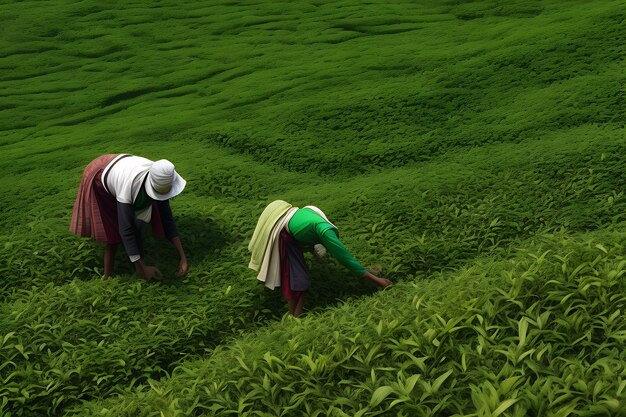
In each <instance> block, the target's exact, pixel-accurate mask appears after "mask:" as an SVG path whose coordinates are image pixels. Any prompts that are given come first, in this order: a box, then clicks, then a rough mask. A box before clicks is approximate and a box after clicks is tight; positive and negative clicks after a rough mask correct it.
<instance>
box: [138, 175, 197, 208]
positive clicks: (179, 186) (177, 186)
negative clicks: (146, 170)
mask: <svg viewBox="0 0 626 417" xmlns="http://www.w3.org/2000/svg"><path fill="white" fill-rule="evenodd" d="M185 185H187V181H185V179H184V178H183V177H181V176H180V175H178V173H177V172H174V182H172V188H171V189H170V191H169V192H168V193H167V194H159V193H157V192H156V191H155V190H154V188H153V187H152V181H151V178H150V175H148V178H147V179H146V193H147V194H148V196H149V197H150V198H151V199H153V200H158V201H164V200H169V199H170V198H174V197H176V196H177V195H178V194H180V193H182V192H183V190H184V189H185Z"/></svg>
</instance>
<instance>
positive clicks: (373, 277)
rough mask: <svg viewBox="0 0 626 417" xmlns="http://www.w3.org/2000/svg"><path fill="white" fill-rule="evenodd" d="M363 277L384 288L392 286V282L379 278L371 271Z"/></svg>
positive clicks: (366, 272)
mask: <svg viewBox="0 0 626 417" xmlns="http://www.w3.org/2000/svg"><path fill="white" fill-rule="evenodd" d="M363 276H364V277H365V278H367V279H369V280H371V281H374V282H375V283H376V284H378V285H380V286H381V287H383V288H385V287H388V286H390V285H391V281H389V280H388V279H386V278H380V277H377V276H376V275H374V274H372V273H371V272H369V271H365V275H363Z"/></svg>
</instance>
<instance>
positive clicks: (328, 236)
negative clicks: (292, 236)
mask: <svg viewBox="0 0 626 417" xmlns="http://www.w3.org/2000/svg"><path fill="white" fill-rule="evenodd" d="M320 240H321V241H322V244H323V245H324V247H325V248H326V249H327V250H328V252H330V254H331V255H332V256H333V257H334V258H335V259H337V260H338V261H339V263H341V264H342V265H344V266H345V267H346V268H348V269H349V270H351V271H353V272H354V273H356V274H357V275H359V276H362V277H364V278H367V279H369V280H371V281H374V282H375V283H377V284H378V285H380V286H381V287H386V286H388V285H390V284H391V281H389V280H388V279H385V278H380V277H377V276H376V275H374V274H372V273H371V272H369V271H367V270H366V269H365V268H364V267H363V266H362V265H361V264H360V263H359V262H358V261H357V260H356V259H355V258H354V256H352V254H351V253H350V252H349V251H348V249H346V247H345V246H344V245H343V243H341V241H340V240H339V236H337V232H336V231H335V229H328V230H326V231H324V232H323V233H322V234H321V235H320Z"/></svg>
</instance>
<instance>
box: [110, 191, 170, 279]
mask: <svg viewBox="0 0 626 417" xmlns="http://www.w3.org/2000/svg"><path fill="white" fill-rule="evenodd" d="M134 215H135V214H134V210H133V206H132V205H131V204H125V203H120V202H118V203H117V220H118V223H119V232H120V236H121V238H122V243H124V249H126V253H127V254H128V257H129V258H130V261H131V262H132V263H134V264H135V269H136V271H137V273H138V274H139V275H140V276H141V277H143V278H144V279H145V280H146V281H154V280H155V279H157V278H159V277H161V271H159V269H158V268H157V267H155V266H150V265H146V264H144V262H143V259H141V251H140V250H139V243H138V242H137V239H138V236H137V229H136V227H135V220H134Z"/></svg>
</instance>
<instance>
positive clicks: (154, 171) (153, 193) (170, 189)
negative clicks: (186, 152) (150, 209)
mask: <svg viewBox="0 0 626 417" xmlns="http://www.w3.org/2000/svg"><path fill="white" fill-rule="evenodd" d="M146 182H147V184H146V193H148V196H150V198H152V199H154V200H159V201H163V200H169V199H170V198H172V197H176V196H177V195H178V194H180V193H181V192H182V191H183V189H184V188H185V185H186V184H187V181H185V180H184V179H183V177H181V176H180V175H178V173H177V172H176V170H175V169H174V164H172V163H171V162H170V161H168V160H167V159H160V160H158V161H156V162H154V163H153V164H152V166H151V167H150V170H149V171H148V179H147V181H146Z"/></svg>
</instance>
